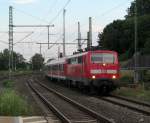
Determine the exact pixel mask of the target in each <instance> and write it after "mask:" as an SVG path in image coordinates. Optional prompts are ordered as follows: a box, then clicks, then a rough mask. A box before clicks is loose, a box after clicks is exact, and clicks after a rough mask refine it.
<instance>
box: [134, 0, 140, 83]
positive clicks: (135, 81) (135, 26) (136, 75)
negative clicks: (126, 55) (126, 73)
mask: <svg viewBox="0 0 150 123" xmlns="http://www.w3.org/2000/svg"><path fill="white" fill-rule="evenodd" d="M134 14H135V15H134V23H135V25H134V31H135V32H134V40H135V41H134V54H135V58H134V83H135V84H137V83H138V79H139V75H138V70H137V46H138V45H137V44H138V33H137V31H138V25H137V24H138V22H137V1H136V0H135V8H134Z"/></svg>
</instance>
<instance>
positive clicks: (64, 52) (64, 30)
mask: <svg viewBox="0 0 150 123" xmlns="http://www.w3.org/2000/svg"><path fill="white" fill-rule="evenodd" d="M65 16H66V9H64V11H63V56H64V57H65V56H66V51H65V42H66V29H65Z"/></svg>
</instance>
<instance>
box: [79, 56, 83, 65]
mask: <svg viewBox="0 0 150 123" xmlns="http://www.w3.org/2000/svg"><path fill="white" fill-rule="evenodd" d="M78 64H82V56H80V57H78Z"/></svg>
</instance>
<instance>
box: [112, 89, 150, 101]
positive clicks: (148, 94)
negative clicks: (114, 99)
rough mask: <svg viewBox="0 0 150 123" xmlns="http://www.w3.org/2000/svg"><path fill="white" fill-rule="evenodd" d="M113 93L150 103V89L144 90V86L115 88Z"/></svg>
mask: <svg viewBox="0 0 150 123" xmlns="http://www.w3.org/2000/svg"><path fill="white" fill-rule="evenodd" d="M113 93H114V94H117V95H121V96H126V97H130V98H133V99H138V100H143V101H147V102H149V103H150V90H144V89H143V88H142V86H139V87H137V88H127V87H121V88H120V89H117V90H115V91H114V92H113Z"/></svg>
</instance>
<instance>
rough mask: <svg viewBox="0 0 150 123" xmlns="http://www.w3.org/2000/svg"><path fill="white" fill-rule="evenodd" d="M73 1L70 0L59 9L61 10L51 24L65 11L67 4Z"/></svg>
mask: <svg viewBox="0 0 150 123" xmlns="http://www.w3.org/2000/svg"><path fill="white" fill-rule="evenodd" d="M70 2H71V0H68V1H67V2H66V3H65V5H64V6H63V7H62V8H61V9H60V10H59V12H58V13H57V14H56V16H55V17H54V18H53V19H52V20H51V21H50V22H49V24H51V23H53V22H54V21H55V20H56V19H57V18H58V16H59V15H60V14H61V13H62V12H63V10H64V9H65V8H66V7H67V5H68V4H69V3H70Z"/></svg>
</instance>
